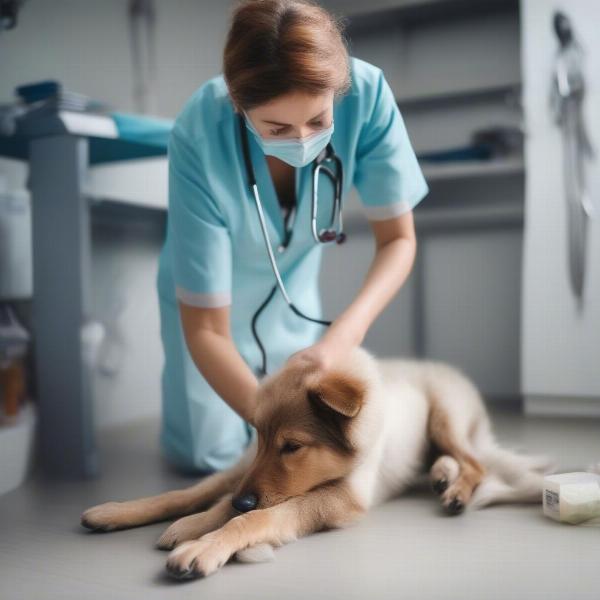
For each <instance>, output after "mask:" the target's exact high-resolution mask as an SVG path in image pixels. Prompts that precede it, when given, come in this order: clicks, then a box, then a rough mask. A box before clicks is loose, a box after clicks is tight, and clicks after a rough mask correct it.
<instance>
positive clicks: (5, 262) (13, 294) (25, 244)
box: [0, 175, 33, 300]
mask: <svg viewBox="0 0 600 600" xmlns="http://www.w3.org/2000/svg"><path fill="white" fill-rule="evenodd" d="M32 294H33V267H32V256H31V201H30V196H29V192H28V191H27V190H24V189H23V190H8V189H7V185H6V179H5V177H4V176H2V175H0V300H25V299H28V298H31V296H32Z"/></svg>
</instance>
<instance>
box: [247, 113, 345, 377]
mask: <svg viewBox="0 0 600 600" xmlns="http://www.w3.org/2000/svg"><path fill="white" fill-rule="evenodd" d="M238 124H239V129H240V135H241V139H242V153H243V157H244V164H245V168H246V175H247V179H248V186H249V187H250V191H251V193H252V196H253V198H254V202H255V204H256V210H257V212H258V218H259V221H260V227H261V230H262V234H263V238H264V241H265V246H266V247H267V253H268V256H269V261H270V263H271V268H272V269H273V273H274V275H275V279H276V281H277V283H276V285H274V286H273V288H272V289H271V291H270V292H269V295H268V296H267V298H266V299H265V301H264V302H263V303H262V304H261V305H260V306H259V307H258V309H257V310H256V312H255V313H254V316H253V317H252V334H253V336H254V339H255V340H256V343H257V345H258V347H259V348H260V352H261V355H262V367H261V368H259V369H258V370H257V374H258V375H259V376H264V375H266V374H267V356H266V352H265V349H264V347H263V345H262V343H261V341H260V338H259V336H258V332H257V330H256V323H257V321H258V317H259V316H260V313H261V312H262V311H263V310H264V308H265V307H266V306H267V305H268V303H269V302H270V301H271V298H272V297H273V295H274V294H275V291H276V290H277V288H279V290H280V292H281V294H282V296H283V298H284V299H285V301H286V303H287V305H288V306H289V307H290V308H291V309H292V311H294V313H296V314H297V315H298V316H299V317H301V318H303V319H306V320H307V321H311V322H313V323H317V324H319V325H326V326H329V325H331V321H325V320H322V319H313V318H311V317H308V316H307V315H305V314H304V313H303V312H302V311H301V310H300V309H298V307H296V306H295V305H294V303H293V302H292V301H291V299H290V297H289V295H288V293H287V291H286V289H285V286H284V284H283V280H282V278H281V274H280V272H279V269H278V267H277V261H276V260H275V255H274V254H273V249H272V248H271V240H270V238H269V234H268V232H267V225H266V223H265V217H264V213H263V208H262V203H261V201H260V195H259V193H258V185H257V183H256V177H255V174H254V169H253V167H252V160H251V158H250V148H249V145H248V132H247V129H246V123H245V120H244V117H243V116H242V115H241V114H240V115H239V118H238ZM334 165H335V166H334ZM332 166H334V170H332V168H331V167H332ZM321 173H323V174H325V176H326V177H327V178H329V180H330V181H331V183H332V184H333V188H334V201H333V206H332V213H331V219H330V221H329V226H328V227H326V228H323V229H318V225H317V216H318V191H319V188H318V185H319V175H320V174H321ZM342 190H343V167H342V161H341V160H340V158H339V157H338V156H337V155H336V154H335V151H334V150H333V146H332V145H331V143H329V144H327V146H326V148H325V149H324V150H323V151H322V152H321V153H320V154H319V155H318V156H317V157H316V159H315V160H314V161H313V165H312V203H311V230H312V235H313V238H314V239H315V242H316V243H318V244H319V243H320V244H327V243H331V242H333V241H335V242H336V243H338V244H342V243H344V242H345V240H346V234H345V233H344V231H343V220H342ZM295 216H296V206H295V204H294V206H293V208H292V210H291V212H290V213H289V214H288V215H287V217H286V219H285V239H284V242H283V244H281V245H280V246H279V248H278V250H279V252H283V251H284V250H285V249H286V248H287V246H288V245H289V243H290V241H291V237H292V228H293V221H294V220H295ZM290 222H291V223H290ZM336 223H337V225H336Z"/></svg>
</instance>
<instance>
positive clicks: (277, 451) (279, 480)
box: [233, 360, 367, 512]
mask: <svg viewBox="0 0 600 600" xmlns="http://www.w3.org/2000/svg"><path fill="white" fill-rule="evenodd" d="M366 393H367V383H366V381H364V380H363V379H361V378H360V377H359V376H357V375H354V374H351V373H349V372H346V371H345V370H329V371H322V370H319V369H316V368H315V367H314V366H312V365H311V364H310V363H307V362H303V361H297V360H296V361H288V363H286V365H285V366H284V367H283V368H282V369H281V370H280V371H279V372H278V373H276V374H274V375H272V376H270V377H268V378H266V379H265V380H264V381H263V383H262V384H261V386H260V387H259V389H258V397H257V409H256V413H255V418H254V425H255V427H256V431H257V434H258V440H257V442H258V447H257V454H256V457H255V459H254V462H253V463H252V465H251V466H250V468H249V470H248V472H247V473H246V475H245V476H244V478H243V479H242V481H241V482H240V484H239V486H238V489H237V490H236V493H235V494H234V498H233V506H234V507H235V508H236V509H237V510H239V511H242V512H246V511H248V510H252V509H257V508H258V509H261V508H267V507H269V506H273V505H274V504H278V503H280V502H283V501H284V500H287V499H288V498H291V497H294V496H299V495H301V494H303V493H305V492H307V491H309V490H311V489H313V488H315V487H317V486H319V485H322V484H324V483H327V482H331V481H333V480H336V479H340V478H342V477H344V476H346V475H347V474H348V473H349V472H350V471H351V470H352V468H353V466H354V463H355V459H356V455H357V451H358V448H357V447H356V444H355V439H354V435H353V433H354V431H355V428H356V422H357V420H358V417H359V415H360V413H361V409H362V408H363V404H364V402H365V400H366Z"/></svg>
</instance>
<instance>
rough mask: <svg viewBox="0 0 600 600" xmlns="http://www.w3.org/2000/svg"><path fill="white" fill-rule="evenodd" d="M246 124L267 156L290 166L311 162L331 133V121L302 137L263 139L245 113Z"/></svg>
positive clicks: (326, 142) (299, 165)
mask: <svg viewBox="0 0 600 600" xmlns="http://www.w3.org/2000/svg"><path fill="white" fill-rule="evenodd" d="M244 115H245V117H246V126H247V127H248V129H249V130H250V131H251V132H252V133H253V134H254V137H255V139H256V141H257V142H258V145H259V146H260V147H261V148H262V151H263V152H264V153H265V154H268V155H269V156H275V157H276V158H279V159H280V160H282V161H284V162H286V163H287V164H288V165H291V166H292V167H304V166H306V165H308V164H309V163H311V162H312V161H313V160H314V159H315V158H317V156H319V153H320V152H321V150H323V148H325V146H327V144H328V143H329V140H330V139H331V135H332V134H333V121H332V122H331V125H330V126H329V127H328V128H327V129H323V130H322V131H317V132H316V133H313V134H312V135H308V136H306V137H303V138H289V139H284V140H276V139H265V138H263V137H261V135H260V133H258V131H256V129H254V126H253V125H252V121H250V118H249V117H248V115H247V114H246V113H244Z"/></svg>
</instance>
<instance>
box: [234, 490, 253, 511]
mask: <svg viewBox="0 0 600 600" xmlns="http://www.w3.org/2000/svg"><path fill="white" fill-rule="evenodd" d="M231 504H232V506H233V508H235V510H238V511H239V512H248V511H249V510H253V509H254V508H256V505H257V504H258V498H257V496H256V494H244V495H243V496H234V498H233V500H232V501H231Z"/></svg>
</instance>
